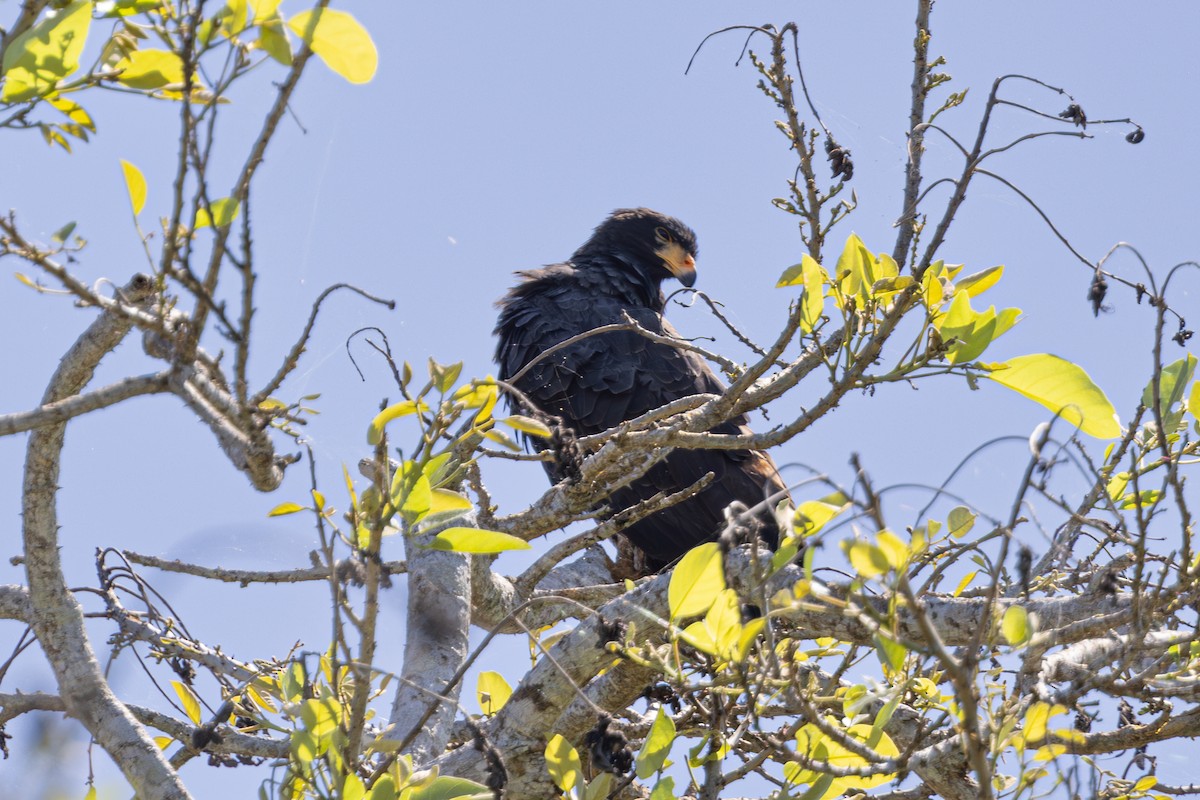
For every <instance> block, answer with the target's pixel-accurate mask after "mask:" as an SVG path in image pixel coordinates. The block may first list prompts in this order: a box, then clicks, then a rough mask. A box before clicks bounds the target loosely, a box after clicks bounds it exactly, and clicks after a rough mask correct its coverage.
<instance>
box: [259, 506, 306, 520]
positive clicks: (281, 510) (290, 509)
mask: <svg viewBox="0 0 1200 800" xmlns="http://www.w3.org/2000/svg"><path fill="white" fill-rule="evenodd" d="M303 510H304V506H302V505H300V504H298V503H280V504H279V505H277V506H275V507H274V508H272V509H271V511H270V513H268V514H267V516H268V517H282V516H283V515H285V514H295V513H296V512H297V511H303Z"/></svg>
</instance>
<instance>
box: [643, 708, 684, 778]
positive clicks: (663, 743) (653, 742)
mask: <svg viewBox="0 0 1200 800" xmlns="http://www.w3.org/2000/svg"><path fill="white" fill-rule="evenodd" d="M674 743H675V721H674V720H672V719H671V715H670V714H668V713H667V712H666V710H665V709H664V708H663V707H662V706H661V705H660V706H659V707H658V714H657V716H655V717H654V724H653V725H651V726H650V733H648V734H647V735H646V742H645V744H643V745H642V752H640V753H638V756H637V761H636V762H635V763H636V767H637V776H638V778H640V779H642V780H645V779H646V778H649V777H650V776H651V775H653V774H654V773H656V772H658V771H659V770H660V769H662V767H663V763H664V762H665V761H666V760H667V756H669V755H670V754H671V745H672V744H674Z"/></svg>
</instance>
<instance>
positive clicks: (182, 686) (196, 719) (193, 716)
mask: <svg viewBox="0 0 1200 800" xmlns="http://www.w3.org/2000/svg"><path fill="white" fill-rule="evenodd" d="M171 687H172V688H173V689H174V690H175V694H177V695H179V702H180V703H182V704H183V713H185V714H187V718H188V719H190V720H191V721H192V724H193V725H199V724H200V700H199V699H197V698H196V693H195V692H193V691H192V689H191V687H190V686H188V685H187V684H186V683H183V682H182V681H171Z"/></svg>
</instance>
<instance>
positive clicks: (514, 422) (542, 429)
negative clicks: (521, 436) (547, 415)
mask: <svg viewBox="0 0 1200 800" xmlns="http://www.w3.org/2000/svg"><path fill="white" fill-rule="evenodd" d="M500 421H501V422H503V423H504V424H505V425H507V426H508V427H510V428H512V429H513V430H518V431H520V432H521V433H527V434H529V435H530V436H537V437H540V438H542V439H549V438H550V437H551V436H553V435H554V432H553V431H551V430H550V428H549V426H547V425H546V424H545V423H542V422H538V421H537V420H536V419H533V418H532V417H523V416H521V415H520V414H513V415H512V416H511V417H505V418H504V419H502V420H500Z"/></svg>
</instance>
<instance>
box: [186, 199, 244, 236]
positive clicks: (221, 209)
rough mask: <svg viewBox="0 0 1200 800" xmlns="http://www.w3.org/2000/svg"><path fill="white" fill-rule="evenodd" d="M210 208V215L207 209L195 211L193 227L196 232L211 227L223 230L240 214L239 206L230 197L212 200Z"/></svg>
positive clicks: (240, 208)
mask: <svg viewBox="0 0 1200 800" xmlns="http://www.w3.org/2000/svg"><path fill="white" fill-rule="evenodd" d="M209 206H210V207H211V208H212V214H209V213H208V209H207V208H198V209H196V224H195V225H194V226H193V228H195V229H196V230H200V229H201V228H207V227H208V226H210V225H212V226H213V227H217V228H223V227H225V226H226V225H228V224H230V223H231V222H233V221H234V220H235V219H237V218H238V214H239V213H240V212H241V210H242V207H241V204H240V203H238V202H237V201H236V200H234V199H233V198H232V197H222V198H221V199H220V200H213V201H212V202H211V203H209Z"/></svg>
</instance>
